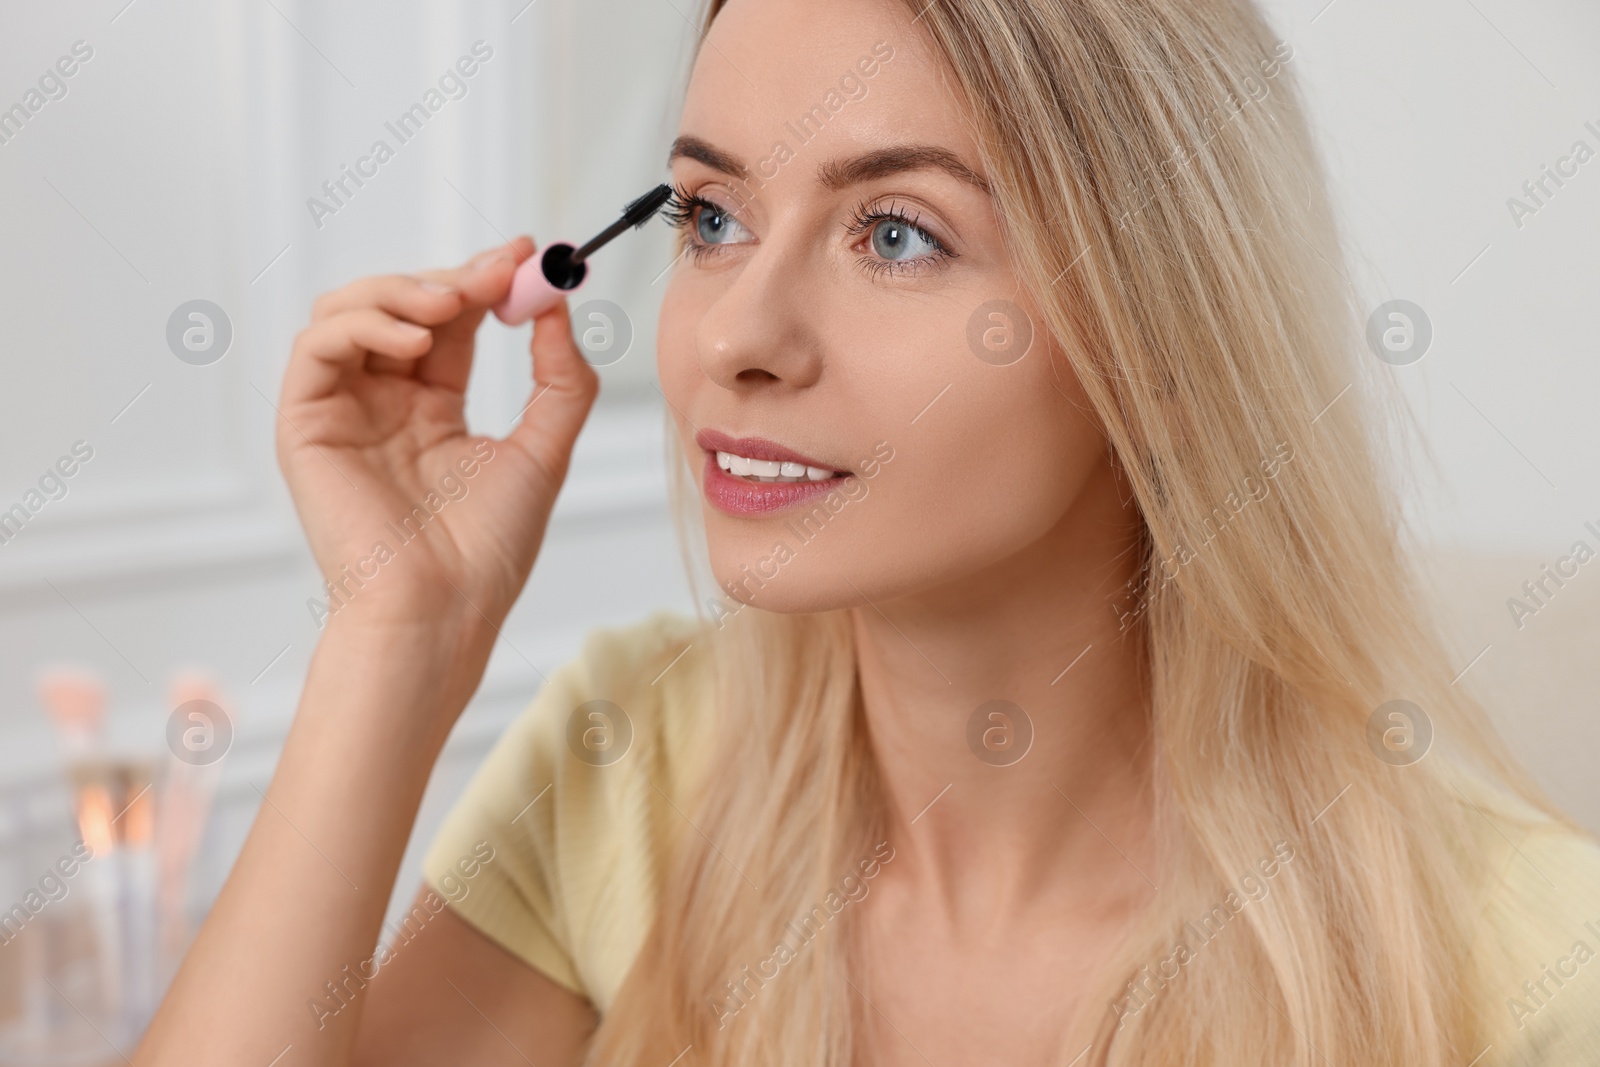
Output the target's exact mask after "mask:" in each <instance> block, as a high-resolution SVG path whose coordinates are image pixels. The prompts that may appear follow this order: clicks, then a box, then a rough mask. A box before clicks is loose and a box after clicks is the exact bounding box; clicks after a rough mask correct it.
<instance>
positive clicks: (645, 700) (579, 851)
mask: <svg viewBox="0 0 1600 1067" xmlns="http://www.w3.org/2000/svg"><path fill="white" fill-rule="evenodd" d="M714 632H715V628H714V627H712V626H711V625H710V624H708V623H704V622H700V621H698V620H694V619H690V618H685V617H683V616H680V615H676V614H673V613H669V612H658V613H656V614H654V615H651V616H649V617H648V618H646V619H644V620H642V621H640V622H637V623H634V624H632V625H628V626H623V627H613V628H604V629H598V630H595V631H592V632H591V633H590V634H589V635H588V636H587V637H586V638H585V640H584V643H583V646H582V648H581V650H580V652H579V654H578V655H577V656H576V657H574V658H573V659H572V660H571V661H569V662H568V663H566V664H565V665H563V666H562V667H561V668H559V669H558V670H555V671H552V672H551V673H550V675H549V676H548V678H547V680H546V681H545V683H544V685H543V686H542V687H541V689H540V691H539V693H538V694H537V696H535V697H534V699H533V701H532V702H531V703H530V704H529V706H528V707H527V708H526V709H525V710H524V711H523V712H522V713H521V714H520V715H519V716H518V717H517V718H516V719H515V720H514V721H513V722H512V724H511V725H510V726H509V727H508V728H507V730H506V732H505V733H504V735H502V737H501V738H500V740H499V741H498V742H497V743H496V745H495V748H494V750H493V751H492V752H491V753H490V755H489V757H488V759H487V760H485V762H484V764H483V766H482V767H481V768H479V770H478V772H477V774H476V775H475V777H474V778H473V780H472V782H471V783H470V785H469V786H468V787H467V790H466V792H465V793H464V794H463V795H462V797H461V798H460V799H459V800H458V801H457V802H456V805H455V807H454V808H453V809H452V811H451V813H450V815H449V816H448V817H447V819H446V822H445V825H444V827H443V829H441V831H440V833H439V834H438V836H437V837H436V838H435V840H434V843H433V845H432V848H431V849H430V851H429V854H428V858H427V861H426V863H425V868H426V872H427V874H428V877H429V881H430V884H432V885H433V886H434V888H435V889H436V890H437V891H438V892H440V893H441V895H444V896H445V897H446V899H449V900H450V901H451V904H452V906H453V908H454V909H455V910H456V911H457V912H458V913H460V914H461V915H462V917H463V918H465V919H466V920H467V921H468V922H470V923H472V924H473V925H474V926H476V927H477V928H478V929H479V930H480V931H481V932H483V933H485V934H486V935H488V936H489V937H491V938H492V939H494V940H496V941H499V942H500V943H501V944H502V945H504V946H505V947H506V948H507V949H509V950H510V951H512V952H513V953H514V954H516V955H518V956H520V957H521V958H522V959H523V960H524V961H526V962H528V963H529V964H530V965H532V966H534V967H536V968H537V969H539V970H541V971H544V972H545V973H546V974H548V975H550V976H551V977H552V978H555V979H556V980H557V981H559V982H561V983H562V984H564V985H566V986H567V987H568V988H571V989H573V990H574V991H576V992H579V993H580V994H582V995H584V996H586V997H588V998H589V999H590V1001H591V1002H592V1003H594V1004H595V1005H596V1007H598V1008H600V1009H601V1010H604V1008H605V1007H606V1006H607V1005H608V1004H609V1002H610V998H611V996H612V995H613V994H614V993H615V991H616V989H617V987H618V986H619V985H620V984H621V981H622V978H623V976H624V975H625V974H626V972H627V969H628V967H629V966H631V964H632V961H633V957H634V956H635V955H636V954H637V952H638V948H639V946H640V945H641V944H642V943H643V940H644V937H645V935H646V933H647V932H648V930H649V927H650V924H651V923H652V922H653V921H654V914H655V909H656V901H657V896H658V893H659V889H660V885H661V881H662V879H663V877H664V873H665V869H666V865H667V864H668V863H669V861H670V857H671V855H672V853H673V852H674V850H675V848H676V845H677V842H678V840H679V839H680V838H681V837H682V834H683V832H684V829H685V828H686V825H687V824H686V821H685V820H686V815H685V814H684V812H686V811H687V810H688V809H689V808H690V806H691V804H690V797H691V795H692V793H693V791H694V788H695V786H696V785H697V784H698V782H699V781H700V780H701V778H702V773H701V772H702V771H703V770H704V759H703V757H704V753H705V749H706V745H705V744H704V742H703V738H704V737H705V736H706V729H707V720H708V719H709V716H710V714H711V712H712V711H713V710H714V707H715V700H714V694H713V689H714V670H713V667H714V659H713V657H712V655H711V647H710V646H711V635H712V634H713V633H714ZM480 842H487V843H488V847H489V848H491V849H492V850H493V853H494V857H495V858H494V861H493V862H491V863H488V864H485V865H484V870H485V874H484V875H481V876H479V878H477V879H476V880H475V881H474V882H473V883H472V884H470V885H466V889H467V892H466V893H465V894H463V895H462V896H461V898H460V899H455V898H452V897H450V895H449V894H448V893H445V890H444V879H445V877H446V876H447V875H448V872H449V870H450V865H451V861H452V857H454V856H457V855H459V854H462V852H463V850H470V849H472V848H475V847H479V843H480ZM480 851H481V849H480ZM463 884H464V883H463Z"/></svg>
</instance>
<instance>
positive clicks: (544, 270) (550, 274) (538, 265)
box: [494, 184, 672, 326]
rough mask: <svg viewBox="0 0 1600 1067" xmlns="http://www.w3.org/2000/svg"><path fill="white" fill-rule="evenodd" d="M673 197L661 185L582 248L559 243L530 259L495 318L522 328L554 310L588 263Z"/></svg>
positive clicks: (585, 273)
mask: <svg viewBox="0 0 1600 1067" xmlns="http://www.w3.org/2000/svg"><path fill="white" fill-rule="evenodd" d="M671 196H672V186H670V185H665V184H663V185H658V186H656V187H655V188H654V189H651V190H650V191H649V192H648V193H645V194H644V195H643V196H641V197H639V198H638V199H637V200H634V201H633V202H631V203H630V204H628V206H627V207H625V208H623V209H622V217H621V218H619V219H618V220H617V221H616V222H613V223H612V224H611V225H610V226H607V227H606V228H605V229H603V230H601V231H600V232H599V233H598V234H596V235H595V236H594V237H593V238H591V239H590V240H589V241H586V242H585V243H584V244H583V245H582V246H581V247H578V248H574V247H573V246H572V245H571V244H569V243H567V242H565V241H560V242H557V243H555V244H552V245H550V246H549V247H548V248H546V249H545V250H544V253H543V254H542V255H540V256H537V257H533V258H530V259H528V260H526V261H524V262H523V264H522V265H521V266H519V267H518V268H517V272H516V273H515V274H514V275H512V276H511V291H510V292H509V293H507V294H506V298H505V299H504V300H502V301H500V303H498V304H496V305H495V306H494V313H495V316H496V317H498V318H499V319H500V321H501V322H503V323H505V324H506V325H507V326H520V325H522V324H523V323H524V322H527V321H528V320H529V319H532V318H534V317H535V316H537V315H542V314H544V312H546V311H548V310H549V309H550V308H551V307H553V306H554V305H555V303H556V301H558V300H560V299H561V298H562V297H563V296H565V295H566V294H568V293H570V292H572V291H573V290H574V289H576V288H577V287H578V286H580V285H582V284H583V280H584V278H586V277H587V276H588V274H589V266H588V263H587V262H586V260H588V258H589V257H590V256H592V255H593V254H594V253H596V252H598V251H599V250H600V249H602V248H604V247H605V246H606V245H608V244H610V243H611V242H612V241H613V240H615V239H616V238H617V237H618V236H619V235H620V234H622V233H623V232H624V231H625V230H628V229H630V228H637V227H640V226H643V225H644V224H645V223H647V222H649V221H650V220H651V219H652V218H654V217H655V214H656V212H658V211H660V210H661V207H662V205H664V204H665V203H666V202H667V200H668V199H669V198H670V197H671Z"/></svg>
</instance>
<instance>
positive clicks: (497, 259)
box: [472, 249, 517, 270]
mask: <svg viewBox="0 0 1600 1067" xmlns="http://www.w3.org/2000/svg"><path fill="white" fill-rule="evenodd" d="M516 258H517V257H516V256H514V255H512V254H511V253H510V252H507V251H505V250H503V249H502V250H501V251H499V252H490V253H489V254H487V255H485V256H484V257H483V258H482V259H480V260H478V261H476V262H475V263H473V264H472V269H473V270H488V269H489V268H490V267H492V266H494V265H495V264H497V263H510V262H514V261H515V260H516Z"/></svg>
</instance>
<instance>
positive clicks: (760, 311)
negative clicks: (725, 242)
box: [695, 243, 823, 393]
mask: <svg viewBox="0 0 1600 1067" xmlns="http://www.w3.org/2000/svg"><path fill="white" fill-rule="evenodd" d="M806 262H807V258H806V257H805V256H803V255H800V254H796V253H792V252H786V251H785V250H784V249H783V248H782V247H780V246H778V245H775V244H771V243H768V244H763V245H761V246H759V247H758V250H757V251H756V252H755V254H754V255H752V256H750V258H749V259H747V260H746V261H745V262H744V263H742V264H740V266H739V268H738V270H737V271H736V272H735V273H734V274H733V276H732V280H731V282H730V283H729V285H728V287H727V288H726V289H725V290H723V292H722V294H721V295H720V296H719V297H718V298H717V299H716V301H715V302H714V303H713V304H712V305H711V307H710V308H709V309H707V311H706V313H705V315H704V317H703V318H702V319H701V320H700V328H699V331H698V332H697V334H696V336H695V349H696V352H697V354H698V356H699V359H700V369H701V370H702V371H703V372H704V373H705V376H706V377H707V378H709V379H711V380H712V381H713V382H716V383H717V384H718V385H720V386H722V388H724V389H727V390H729V391H730V392H735V393H748V392H751V391H754V390H758V389H771V388H774V387H781V386H787V387H789V388H794V389H803V388H805V387H806V386H809V385H813V384H815V383H816V381H817V380H818V379H819V378H820V377H821V376H822V363H823V360H822V348H821V344H820V339H819V337H818V333H817V330H816V328H815V323H816V315H817V308H816V306H815V302H814V301H809V300H808V299H807V298H806V295H805V294H806V292H807V291H808V290H812V289H814V288H815V284H814V280H813V284H811V285H808V284H807V282H808V279H807V278H806V277H805V272H806V266H805V264H806Z"/></svg>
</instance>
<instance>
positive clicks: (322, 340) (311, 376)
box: [283, 308, 434, 402]
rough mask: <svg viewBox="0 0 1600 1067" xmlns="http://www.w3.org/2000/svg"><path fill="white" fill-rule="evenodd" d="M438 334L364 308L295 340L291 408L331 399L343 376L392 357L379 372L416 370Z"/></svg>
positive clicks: (288, 390) (287, 378)
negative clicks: (304, 402) (301, 402)
mask: <svg viewBox="0 0 1600 1067" xmlns="http://www.w3.org/2000/svg"><path fill="white" fill-rule="evenodd" d="M433 343H434V338H433V331H432V330H429V329H428V328H427V327H425V326H419V325H417V324H416V323H412V322H402V321H401V320H399V319H396V318H395V317H394V316H392V315H390V314H388V313H387V312H384V311H379V310H378V309H377V308H360V309H357V310H355V311H346V312H344V313H343V314H340V315H335V316H334V317H333V318H331V319H326V320H324V321H323V322H319V323H314V324H313V325H311V326H308V327H307V328H306V329H305V330H303V331H301V333H300V335H299V336H298V337H296V338H295V342H294V348H293V349H292V350H291V352H290V356H289V368H288V370H287V371H286V372H285V374H284V379H283V398H284V400H285V401H287V402H293V401H297V400H311V399H315V398H317V397H322V396H326V395H328V394H329V393H331V392H333V390H334V389H335V388H336V387H337V385H338V383H339V379H340V377H341V375H343V374H345V373H346V372H348V371H350V370H352V369H359V368H361V367H363V366H364V365H366V364H367V362H368V360H369V358H370V357H374V356H375V357H380V358H381V357H387V359H386V360H384V362H383V364H382V365H380V366H375V367H373V368H372V369H374V370H383V369H392V368H394V367H396V366H409V365H414V364H415V363H416V361H417V360H418V359H420V358H422V356H423V355H425V354H426V353H427V352H428V350H429V349H430V348H432V347H433ZM390 361H393V362H390Z"/></svg>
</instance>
